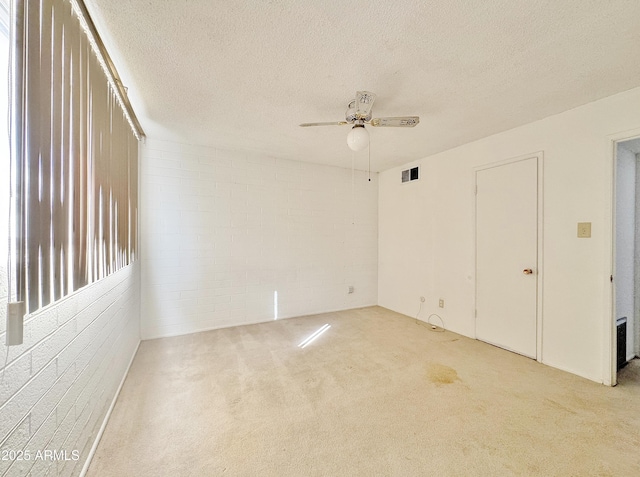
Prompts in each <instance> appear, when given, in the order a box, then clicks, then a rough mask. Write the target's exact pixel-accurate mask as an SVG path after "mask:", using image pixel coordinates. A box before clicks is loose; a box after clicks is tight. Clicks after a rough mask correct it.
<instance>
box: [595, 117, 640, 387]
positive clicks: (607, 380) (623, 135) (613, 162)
mask: <svg viewBox="0 0 640 477" xmlns="http://www.w3.org/2000/svg"><path fill="white" fill-rule="evenodd" d="M638 138H640V129H630V130H628V131H624V132H620V133H617V134H611V135H609V136H608V141H609V167H608V171H607V172H608V173H609V200H610V201H611V202H610V204H609V213H610V214H611V215H610V217H609V220H608V225H609V227H610V230H609V234H605V237H606V240H608V241H609V244H608V246H607V247H605V248H606V249H607V250H608V256H607V261H608V266H609V272H610V273H609V276H611V277H613V280H612V279H610V278H609V276H607V277H606V278H607V281H608V286H605V304H606V305H607V308H608V309H609V314H606V313H605V320H604V329H603V331H604V344H605V346H604V348H605V349H604V350H603V353H602V355H603V360H604V363H603V368H602V369H603V376H602V382H603V384H605V385H607V386H615V385H616V384H618V363H617V357H618V356H617V350H618V335H617V330H616V296H615V285H614V280H615V276H616V213H617V210H616V194H617V190H616V179H617V177H616V176H617V169H618V143H619V142H625V141H629V140H632V139H638ZM634 332H635V331H634ZM607 345H608V346H607ZM607 348H608V349H607Z"/></svg>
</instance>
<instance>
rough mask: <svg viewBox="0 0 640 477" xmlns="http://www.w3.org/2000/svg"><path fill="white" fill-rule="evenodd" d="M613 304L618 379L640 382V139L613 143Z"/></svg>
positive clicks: (620, 380) (614, 349)
mask: <svg viewBox="0 0 640 477" xmlns="http://www.w3.org/2000/svg"><path fill="white" fill-rule="evenodd" d="M615 155H616V160H615V220H614V224H615V225H614V261H613V262H614V270H613V301H614V319H615V333H614V336H615V346H614V348H613V351H614V355H615V369H616V371H617V380H618V381H619V382H625V381H629V380H633V381H636V382H637V381H640V360H638V359H637V358H638V356H640V313H639V307H640V292H639V291H640V230H639V226H640V138H636V139H630V140H626V141H619V142H617V143H616V153H615Z"/></svg>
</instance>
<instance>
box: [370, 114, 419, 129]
mask: <svg viewBox="0 0 640 477" xmlns="http://www.w3.org/2000/svg"><path fill="white" fill-rule="evenodd" d="M419 122H420V117H419V116H401V117H397V118H374V119H372V120H371V125H372V126H374V127H387V128H389V127H391V128H412V127H414V126H415V125H416V124H418V123H419Z"/></svg>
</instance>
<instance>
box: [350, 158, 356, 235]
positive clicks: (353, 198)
mask: <svg viewBox="0 0 640 477" xmlns="http://www.w3.org/2000/svg"><path fill="white" fill-rule="evenodd" d="M355 160H356V153H355V151H353V152H352V153H351V225H355V224H356V195H355Z"/></svg>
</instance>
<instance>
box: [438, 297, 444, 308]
mask: <svg viewBox="0 0 640 477" xmlns="http://www.w3.org/2000/svg"><path fill="white" fill-rule="evenodd" d="M438 306H439V307H440V308H444V299H443V298H440V299H439V300H438Z"/></svg>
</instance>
